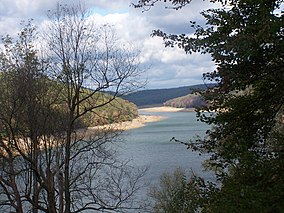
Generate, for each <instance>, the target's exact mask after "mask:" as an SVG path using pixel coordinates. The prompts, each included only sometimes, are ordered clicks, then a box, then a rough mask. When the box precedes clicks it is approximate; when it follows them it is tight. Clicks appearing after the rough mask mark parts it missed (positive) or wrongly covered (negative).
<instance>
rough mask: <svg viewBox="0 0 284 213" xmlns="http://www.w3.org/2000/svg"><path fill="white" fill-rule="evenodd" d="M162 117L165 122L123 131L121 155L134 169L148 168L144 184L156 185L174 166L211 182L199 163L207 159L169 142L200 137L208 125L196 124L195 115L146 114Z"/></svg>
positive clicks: (178, 144)
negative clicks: (129, 161) (129, 160)
mask: <svg viewBox="0 0 284 213" xmlns="http://www.w3.org/2000/svg"><path fill="white" fill-rule="evenodd" d="M140 114H152V115H161V116H165V117H166V119H164V120H161V121H158V122H153V123H147V124H146V126H144V127H142V128H138V129H133V130H129V131H126V132H125V135H124V141H125V142H123V145H122V150H121V152H122V156H124V157H126V158H131V159H132V160H133V163H134V164H135V165H137V166H149V170H148V172H147V175H146V176H145V181H146V182H147V183H150V184H152V185H153V184H155V183H157V182H158V181H159V179H160V176H161V175H162V174H163V173H164V172H173V171H174V170H175V169H176V168H177V167H181V168H184V169H186V171H188V172H190V171H191V170H192V171H194V173H195V174H197V175H200V176H203V177H205V178H206V179H209V180H213V179H214V178H213V176H212V174H210V173H208V172H204V171H203V168H202V165H201V164H202V161H204V159H206V156H199V154H198V153H196V152H192V151H191V150H187V149H186V146H184V145H182V144H180V143H176V142H173V141H170V140H171V138H172V137H175V138H176V139H179V140H181V141H185V142H187V141H189V139H194V138H195V137H196V135H200V136H203V135H204V133H205V131H206V130H207V129H209V126H208V125H206V124H204V123H201V122H198V121H197V119H196V113H195V112H160V113H157V112H155V113H146V112H141V113H140Z"/></svg>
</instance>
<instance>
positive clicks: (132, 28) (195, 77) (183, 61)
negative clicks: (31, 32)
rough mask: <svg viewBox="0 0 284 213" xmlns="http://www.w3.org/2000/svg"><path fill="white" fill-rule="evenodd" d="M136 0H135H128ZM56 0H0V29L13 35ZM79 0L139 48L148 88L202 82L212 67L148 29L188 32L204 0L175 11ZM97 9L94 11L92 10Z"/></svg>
mask: <svg viewBox="0 0 284 213" xmlns="http://www.w3.org/2000/svg"><path fill="white" fill-rule="evenodd" d="M131 1H136V0H131ZM57 2H58V1H57V0H1V4H2V7H1V9H0V32H1V33H2V34H5V33H9V34H12V35H15V33H16V32H17V30H18V29H19V22H20V21H21V20H27V19H28V18H34V19H35V23H36V24H40V23H43V22H44V21H45V20H46V17H47V16H46V11H47V10H48V9H54V8H55V7H56V4H57ZM81 2H82V3H83V4H85V6H86V7H87V8H90V9H92V12H93V14H91V15H90V16H89V17H88V18H89V19H90V20H93V21H94V22H95V23H97V24H98V25H99V24H103V23H104V24H105V23H109V24H111V25H114V27H115V29H116V32H117V35H118V37H120V38H121V39H122V40H123V41H124V42H128V43H131V44H133V45H135V46H136V47H137V48H138V49H140V50H141V62H142V65H144V66H145V67H149V66H150V69H149V70H148V71H147V73H146V74H145V76H148V80H149V85H148V87H149V88H165V87H178V86H184V85H192V84H196V83H202V73H203V72H208V71H212V70H213V69H214V65H213V63H212V62H211V59H210V57H209V56H204V55H202V56H201V55H200V54H193V55H186V54H185V53H184V51H183V50H181V49H179V48H165V47H164V44H163V41H162V39H161V38H158V37H151V36H150V35H151V33H152V30H154V29H162V30H164V31H165V32H168V33H176V34H177V33H188V34H189V33H192V29H190V27H189V25H190V24H189V21H190V20H199V21H200V22H202V20H201V16H200V15H199V12H200V11H201V8H208V7H209V3H208V1H205V2H204V1H200V0H193V1H192V3H191V5H189V6H188V7H186V8H184V9H182V10H179V11H175V10H169V9H164V6H163V4H160V5H157V6H156V7H153V8H152V9H151V10H150V11H147V12H144V13H142V12H141V11H140V10H138V9H134V8H132V7H129V5H130V0H115V1H110V0H108V1H106V0H85V1H82V0H81ZM59 3H61V4H65V3H68V4H76V3H78V1H75V0H59ZM100 11H103V12H101V13H100V14H96V13H95V12H100Z"/></svg>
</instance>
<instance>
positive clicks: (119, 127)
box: [85, 106, 195, 135]
mask: <svg viewBox="0 0 284 213" xmlns="http://www.w3.org/2000/svg"><path fill="white" fill-rule="evenodd" d="M194 110H195V109H194V108H189V109H186V108H175V107H167V106H162V107H151V108H142V109H138V111H139V116H138V117H137V118H134V119H133V120H132V121H124V122H120V123H113V124H106V125H102V126H94V127H88V128H87V129H85V131H86V132H85V133H86V134H87V135H89V134H92V132H93V131H97V130H115V131H126V130H131V129H137V128H140V127H143V126H145V124H146V123H151V122H157V121H161V120H163V119H166V117H165V116H159V115H144V114H140V113H143V112H194Z"/></svg>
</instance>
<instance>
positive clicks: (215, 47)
mask: <svg viewBox="0 0 284 213" xmlns="http://www.w3.org/2000/svg"><path fill="white" fill-rule="evenodd" d="M156 2H158V1H153V0H141V1H139V2H138V4H137V5H136V7H144V8H145V7H146V8H147V6H148V7H151V6H154V4H155V3H156ZM165 2H169V3H171V4H172V5H173V6H174V7H175V8H176V9H181V8H182V7H184V6H185V5H186V4H189V3H190V1H181V0H177V1H175V0H173V1H165ZM212 2H219V3H221V4H222V7H220V8H219V9H209V10H207V11H203V12H202V15H203V16H204V18H205V19H206V20H207V24H206V26H205V27H202V26H200V25H198V24H196V23H195V22H191V24H192V27H193V28H194V29H195V34H194V36H187V35H185V34H182V35H168V34H166V33H164V32H162V31H160V30H155V31H154V33H153V34H154V35H157V36H161V37H163V38H164V41H165V44H166V46H173V45H178V46H179V47H180V48H183V49H184V50H185V52H186V53H191V52H200V53H203V54H210V55H211V56H212V59H213V61H214V62H215V64H216V66H217V68H216V70H215V71H212V72H208V73H205V74H204V79H209V80H211V81H215V82H217V83H218V86H217V87H216V88H214V89H209V90H208V91H206V92H203V97H204V98H205V99H206V100H207V101H208V102H209V103H210V105H209V106H208V107H204V108H203V109H202V110H207V111H209V112H211V113H209V115H208V114H204V113H202V112H203V111H202V110H201V111H199V112H198V117H199V119H200V120H201V121H203V122H206V123H208V124H211V125H212V129H211V130H210V131H208V132H207V136H206V137H205V139H204V140H199V141H196V142H194V143H187V145H188V146H189V147H191V148H193V149H195V150H198V151H200V152H208V153H211V157H210V159H209V160H208V161H207V162H206V165H207V167H208V168H209V169H212V170H214V171H215V172H216V175H217V179H218V181H220V187H217V186H216V187H215V188H216V191H215V192H214V193H209V192H212V190H210V191H209V192H208V193H207V194H208V196H205V197H204V199H203V201H202V202H201V201H200V200H196V202H198V203H199V208H201V210H203V211H204V212H256V211H259V212H281V211H283V209H284V202H283V199H282V198H283V197H284V194H283V192H284V181H283V180H284V176H283V175H284V173H283V171H284V164H283V162H284V161H283V157H284V155H283V144H284V140H283V125H284V124H283V111H284V110H283V103H284V93H283V91H284V90H283V89H284V81H283V79H284V74H283V73H284V72H283V71H284V70H283V68H284V64H283V56H284V54H283V49H284V48H283V47H284V42H283V37H284V28H283V26H284V21H283V11H281V7H282V8H283V1H282V0H274V1H268V0H237V1H222V0H220V1H212ZM189 6H190V5H189ZM148 9H149V8H148ZM197 188H198V186H197ZM213 191H214V190H213ZM199 208H196V209H195V210H198V209H199Z"/></svg>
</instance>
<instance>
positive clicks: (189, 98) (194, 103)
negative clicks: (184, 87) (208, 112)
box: [164, 94, 206, 108]
mask: <svg viewBox="0 0 284 213" xmlns="http://www.w3.org/2000/svg"><path fill="white" fill-rule="evenodd" d="M164 105H165V106H171V107H176V108H197V107H201V106H204V105H206V102H205V101H204V100H203V99H202V97H201V96H199V95H195V94H188V95H185V96H182V97H178V98H174V99H170V100H168V101H166V102H165V103H164Z"/></svg>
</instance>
